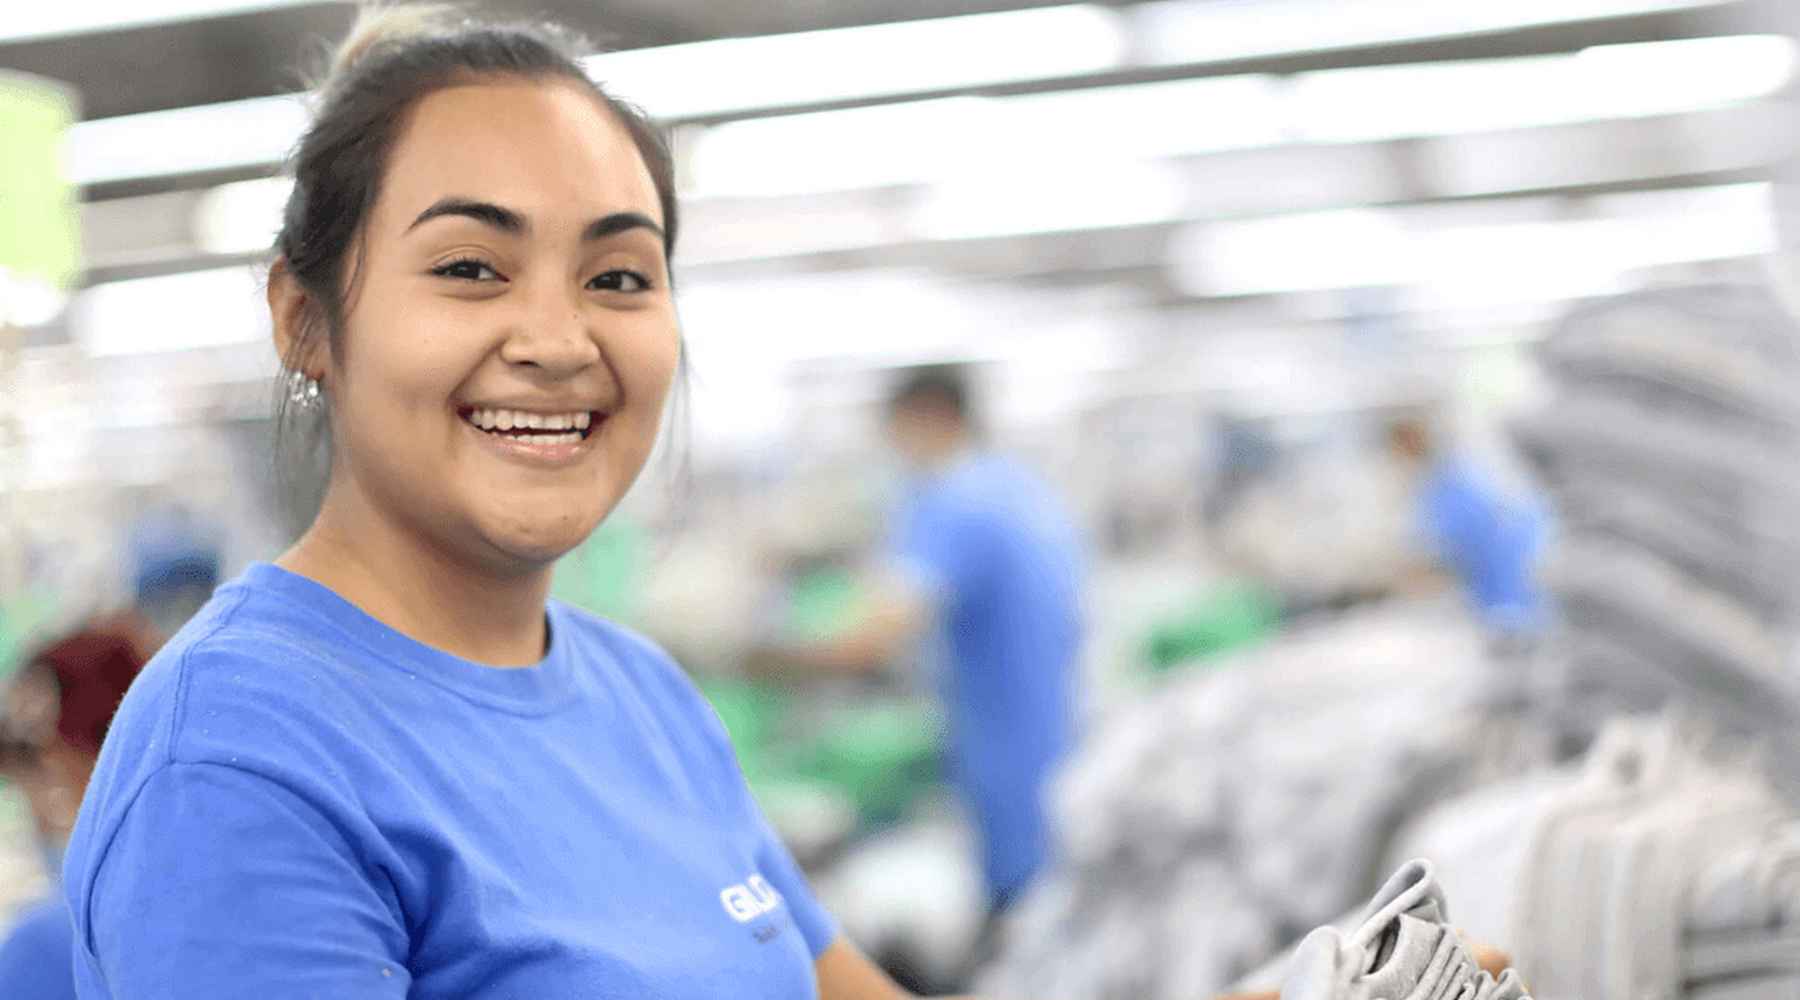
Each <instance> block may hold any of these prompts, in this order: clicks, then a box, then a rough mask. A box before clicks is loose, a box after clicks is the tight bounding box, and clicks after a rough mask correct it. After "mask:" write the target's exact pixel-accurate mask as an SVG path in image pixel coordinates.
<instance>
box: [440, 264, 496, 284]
mask: <svg viewBox="0 0 1800 1000" xmlns="http://www.w3.org/2000/svg"><path fill="white" fill-rule="evenodd" d="M431 273H432V274H435V275H437V276H438V277H440V278H456V279H458V280H460V281H500V280H502V279H501V277H500V272H498V271H496V270H494V269H493V268H491V267H489V266H488V265H486V264H484V263H482V262H481V261H478V260H473V259H470V260H453V261H451V262H450V263H448V264H439V265H438V266H437V267H434V268H432V269H431Z"/></svg>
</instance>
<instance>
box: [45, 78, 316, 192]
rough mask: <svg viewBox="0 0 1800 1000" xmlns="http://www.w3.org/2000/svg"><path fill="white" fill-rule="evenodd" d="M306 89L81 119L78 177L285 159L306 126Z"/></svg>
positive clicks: (74, 143) (75, 162) (74, 133)
mask: <svg viewBox="0 0 1800 1000" xmlns="http://www.w3.org/2000/svg"><path fill="white" fill-rule="evenodd" d="M306 123H307V117H306V105H305V102H304V97H303V95H300V94H288V95H283V96H279V97H256V98H250V99H248V100H243V101H227V102H225V103H222V104H206V105H201V106H199V107H193V108H177V109H174V110H170V111H150V112H146V113H144V114H138V115H121V116H119V117H116V118H95V119H92V120H89V121H85V122H78V123H76V125H75V126H74V127H73V128H72V129H70V130H69V146H68V157H69V160H68V164H69V179H70V180H71V181H73V182H74V183H76V184H101V183H105V182H107V181H120V180H134V179H137V178H144V177H164V176H169V175H172V174H184V173H196V172H200V171H206V170H221V169H229V168H234V167H259V166H269V165H272V164H277V163H280V162H281V161H282V160H283V159H285V158H286V157H287V154H288V151H289V150H291V149H292V148H293V146H294V144H295V143H296V142H298V141H299V140H300V135H301V133H302V132H304V131H305V130H306Z"/></svg>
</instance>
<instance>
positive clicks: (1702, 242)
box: [1170, 183, 1779, 305]
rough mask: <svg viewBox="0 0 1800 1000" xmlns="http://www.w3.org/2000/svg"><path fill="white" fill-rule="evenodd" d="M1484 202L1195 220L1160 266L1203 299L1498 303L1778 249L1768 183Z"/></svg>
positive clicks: (1582, 290) (1576, 291)
mask: <svg viewBox="0 0 1800 1000" xmlns="http://www.w3.org/2000/svg"><path fill="white" fill-rule="evenodd" d="M1492 207H1493V211H1494V213H1495V219H1496V220H1497V221H1493V222H1488V223H1481V222H1476V221H1472V220H1471V219H1470V212H1471V208H1472V206H1469V205H1462V206H1450V207H1449V208H1448V211H1445V212H1439V211H1437V210H1436V209H1435V208H1432V207H1421V208H1412V209H1364V210H1356V211H1347V212H1326V213H1315V214H1306V215H1293V216H1285V217H1278V218H1270V219H1256V220H1249V221H1243V222H1230V223H1218V224H1212V225H1206V226H1196V227H1193V228H1192V229H1189V230H1187V231H1185V232H1184V233H1182V234H1180V235H1178V237H1177V238H1176V240H1175V241H1174V243H1173V245H1172V250H1171V258H1170V259H1171V264H1170V268H1171V271H1172V273H1173V277H1174V279H1175V281H1176V284H1177V285H1178V286H1179V287H1182V288H1184V289H1187V290H1189V291H1191V292H1193V293H1195V294H1199V295H1205V296H1230V295H1254V294H1274V293H1283V292H1302V291H1325V290H1332V289H1345V288H1359V287H1369V286H1402V287H1413V288H1420V289H1424V290H1425V293H1426V295H1427V296H1428V297H1429V298H1430V299H1432V300H1435V301H1442V302H1444V303H1450V304H1458V303H1460V304H1463V305H1467V304H1469V303H1483V304H1488V303H1494V304H1498V303H1503V302H1508V301H1520V300H1536V299H1543V298H1549V299H1557V298H1568V297H1573V296H1578V295H1586V294H1594V293H1596V292H1600V291H1605V290H1607V289H1609V288H1612V287H1614V286H1615V285H1616V284H1617V282H1618V281H1619V280H1620V278H1621V277H1623V276H1624V275H1627V274H1629V273H1631V272H1633V271H1638V270H1642V269H1645V268H1650V267H1656V266H1660V265H1667V264H1681V263H1690V262H1696V261H1707V260H1721V259H1728V258H1734V257H1751V256H1758V255H1762V254H1767V253H1772V252H1774V251H1775V250H1776V249H1777V247H1778V245H1779V244H1778V238H1777V234H1776V229H1775V216H1774V211H1773V189H1772V187H1771V186H1770V185H1768V184H1766V183H1756V184H1742V185H1724V186H1717V187H1711V188H1696V189H1691V190H1688V191H1681V192H1646V193H1641V194H1623V195H1614V196H1608V197H1607V198H1605V199H1598V200H1596V202H1595V203H1594V205H1593V210H1594V213H1595V214H1594V215H1593V216H1591V217H1586V218H1576V219H1565V220H1562V221H1548V220H1546V219H1542V218H1539V219H1528V220H1527V221H1519V220H1520V219H1521V217H1525V216H1528V215H1529V214H1531V213H1526V212H1521V211H1519V209H1518V206H1517V205H1516V204H1509V203H1495V204H1494V205H1493V206H1492ZM1446 222H1448V223H1449V224H1448V225H1445V224H1444V223H1446Z"/></svg>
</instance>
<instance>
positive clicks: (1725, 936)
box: [1681, 926, 1800, 983]
mask: <svg viewBox="0 0 1800 1000" xmlns="http://www.w3.org/2000/svg"><path fill="white" fill-rule="evenodd" d="M1776 973H1789V974H1793V975H1800V926H1796V927H1791V928H1786V929H1782V930H1755V931H1723V932H1714V933H1710V934H1700V935H1690V936H1689V937H1688V939H1687V941H1686V942H1685V943H1684V944H1683V945H1682V954H1681V974H1682V978H1683V979H1684V980H1685V981H1687V982H1689V983H1705V982H1708V981H1711V980H1719V979H1739V978H1743V977H1744V976H1746V975H1769V974H1776Z"/></svg>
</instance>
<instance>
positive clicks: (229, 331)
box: [70, 267, 270, 356]
mask: <svg viewBox="0 0 1800 1000" xmlns="http://www.w3.org/2000/svg"><path fill="white" fill-rule="evenodd" d="M70 322H71V326H72V328H73V331H74V335H75V340H76V342H77V343H79V344H80V345H81V346H82V348H83V349H84V350H85V351H86V352H87V353H88V354H90V355H93V356H102V355H113V354H152V353H160V352H164V351H180V350H187V349H190V348H196V347H218V346H221V345H225V344H240V343H249V342H254V341H257V340H263V339H267V338H268V337H269V336H270V324H269V307H268V305H267V303H266V302H265V301H264V299H263V295H262V290H261V287H260V285H259V283H258V282H257V280H256V275H255V274H254V272H253V270H252V269H251V268H249V267H225V268H215V269H213V270H208V271H189V272H187V273H186V274H171V275H166V276H161V277H155V278H134V279H132V280H130V281H115V282H109V283H107V284H103V285H95V286H94V287H92V288H89V289H87V290H86V291H83V292H82V293H81V294H79V295H77V296H76V297H75V304H74V306H73V307H72V315H71V318H70Z"/></svg>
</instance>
